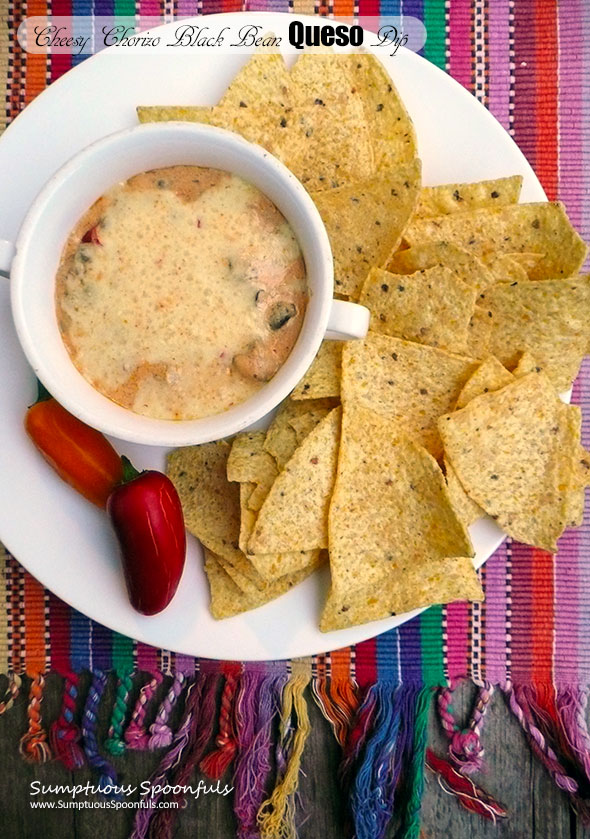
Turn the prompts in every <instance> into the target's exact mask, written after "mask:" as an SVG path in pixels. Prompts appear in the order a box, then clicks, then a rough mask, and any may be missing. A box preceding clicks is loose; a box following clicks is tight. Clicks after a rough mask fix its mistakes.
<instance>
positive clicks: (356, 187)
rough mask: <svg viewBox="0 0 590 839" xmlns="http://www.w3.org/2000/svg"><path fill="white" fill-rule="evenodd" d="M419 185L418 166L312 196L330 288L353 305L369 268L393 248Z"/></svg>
mask: <svg viewBox="0 0 590 839" xmlns="http://www.w3.org/2000/svg"><path fill="white" fill-rule="evenodd" d="M419 186H420V162H419V161H412V162H411V163H407V164H404V165H403V166H399V167H396V169H395V170H391V171H388V172H383V173H381V174H379V175H373V176H371V177H370V178H367V179H364V180H361V179H356V180H355V181H354V182H353V183H349V184H347V185H345V186H342V187H340V189H332V190H329V191H327V192H320V193H317V194H314V193H313V192H312V195H311V197H312V198H313V200H314V202H315V204H316V206H317V208H318V210H319V211H320V215H321V217H322V221H323V222H324V224H325V226H326V230H327V232H328V236H329V238H330V244H331V246H332V254H333V256H334V288H335V290H336V291H337V292H339V293H340V294H345V295H347V296H348V297H350V298H351V299H352V300H358V296H359V293H360V290H361V288H362V285H363V282H364V281H365V278H366V276H367V274H368V272H369V269H370V268H371V267H373V266H374V265H377V266H381V265H384V264H385V263H386V262H387V260H388V259H389V257H390V256H391V254H392V253H393V251H394V250H395V249H396V248H397V247H398V245H399V243H400V241H401V237H402V234H403V232H404V229H405V227H406V224H407V223H408V221H409V219H410V216H411V214H412V210H413V208H414V204H415V202H416V198H417V195H418V188H419Z"/></svg>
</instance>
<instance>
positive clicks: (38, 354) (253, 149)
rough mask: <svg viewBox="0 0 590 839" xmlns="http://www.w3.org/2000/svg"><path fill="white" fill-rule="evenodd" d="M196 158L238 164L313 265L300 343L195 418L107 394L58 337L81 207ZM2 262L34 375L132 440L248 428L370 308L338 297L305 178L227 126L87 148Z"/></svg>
mask: <svg viewBox="0 0 590 839" xmlns="http://www.w3.org/2000/svg"><path fill="white" fill-rule="evenodd" d="M178 164H193V165H199V166H210V167H213V168H216V169H222V170H225V171H229V172H233V173H234V174H236V175H239V176H240V177H242V178H244V179H245V180H247V181H249V182H250V183H252V184H254V185H255V186H257V187H258V188H259V189H260V190H261V191H262V192H263V193H264V194H265V195H267V196H268V197H269V198H270V199H271V200H272V201H273V202H274V203H275V204H276V206H277V207H278V208H279V210H280V211H281V212H282V213H283V215H284V216H285V218H286V219H287V220H288V222H289V223H290V225H291V227H292V228H293V231H294V233H295V236H296V237H297V239H298V241H299V245H300V247H301V250H302V253H303V257H304V259H305V264H306V269H307V280H308V285H309V290H310V300H309V305H308V307H307V312H306V315H305V318H304V322H303V325H302V328H301V332H300V334H299V338H298V340H297V343H296V345H295V347H294V348H293V350H292V352H291V354H290V355H289V358H288V359H287V361H286V362H285V363H284V364H283V365H282V367H281V368H280V370H279V371H278V373H277V374H276V375H275V376H274V377H273V379H272V380H271V381H270V382H269V383H268V384H266V385H264V387H262V388H261V389H260V390H259V391H258V393H256V394H255V395H254V396H252V397H251V398H250V399H248V400H247V401H245V402H243V403H242V404H240V405H237V406H235V407H233V408H231V409H230V410H229V411H226V412H224V413H223V414H217V415H215V416H211V417H206V418H204V419H197V420H163V419H152V418H150V417H144V416H141V415H139V414H135V413H133V412H132V411H130V410H127V409H126V408H123V407H121V406H119V405H117V404H115V403H114V402H112V401H111V400H110V399H108V398H107V397H106V396H103V395H102V394H101V393H99V392H98V391H97V390H95V389H94V388H93V387H92V385H90V384H89V383H88V382H87V381H86V379H85V378H84V377H83V376H82V375H81V374H80V373H79V372H78V370H77V369H76V367H75V366H74V364H73V363H72V361H71V359H70V357H69V355H68V352H67V350H66V348H65V346H64V343H63V341H62V338H61V336H60V332H59V328H58V324H57V317H56V311H55V301H54V291H55V274H56V271H57V267H58V264H59V260H60V256H61V253H62V249H63V246H64V244H65V241H66V239H67V237H68V235H69V233H70V231H71V230H72V228H73V227H74V225H75V224H76V222H77V221H78V219H79V218H80V217H81V216H82V215H83V213H84V212H85V211H86V210H87V209H88V208H89V207H90V205H91V204H92V203H93V202H94V201H96V199H97V198H99V197H100V196H101V195H102V194H103V193H104V192H106V190H107V189H109V187H111V186H113V185H114V184H115V183H118V182H120V181H123V180H126V179H127V178H129V177H131V176H132V175H135V174H137V173H139V172H144V171H147V170H149V169H154V168H157V167H162V166H172V165H178ZM0 270H3V271H5V272H8V271H9V272H10V281H11V301H12V313H13V318H14V322H15V325H16V330H17V334H18V337H19V341H20V343H21V345H22V348H23V350H24V353H25V355H26V356H27V359H28V361H29V363H30V364H31V366H32V368H33V370H34V372H35V375H36V376H37V377H38V378H39V379H40V380H41V381H42V382H43V384H44V385H45V387H46V388H47V389H48V390H49V391H50V393H52V394H53V396H54V397H55V398H56V399H57V400H58V401H59V402H61V404H62V405H63V406H64V407H65V408H67V409H68V410H69V411H70V412H71V413H73V414H75V415H76V416H77V417H79V418H80V419H82V420H84V422H87V423H88V424H89V425H91V426H93V427H95V428H98V429H100V430H101V431H103V432H105V433H107V434H111V435H113V436H114V437H118V438H120V439H122V440H129V441H132V442H135V443H143V444H146V445H158V446H182V445H188V444H192V443H205V442H208V441H210V440H217V439H221V438H223V437H227V436H229V435H231V434H235V433H236V432H238V431H240V430H242V429H244V428H247V427H248V426H250V425H252V424H253V423H254V422H256V421H257V420H259V419H261V417H263V416H264V415H265V414H267V413H268V412H269V411H270V410H272V409H273V408H274V407H276V405H278V403H279V402H280V401H281V400H282V399H284V397H285V396H287V394H288V393H289V392H290V391H291V390H292V389H293V387H294V386H295V385H296V384H297V382H298V381H299V379H301V377H302V376H303V375H304V373H305V371H306V370H307V369H308V367H309V365H310V364H311V362H312V361H313V359H314V357H315V355H316V353H317V351H318V349H319V346H320V344H321V342H322V339H323V338H324V337H328V338H335V339H340V340H342V339H350V338H362V337H363V336H364V335H365V334H366V331H367V328H368V322H369V313H368V310H367V309H365V308H364V307H363V306H358V305H356V304H354V303H348V302H343V301H339V300H334V299H333V264H332V253H331V250H330V243H329V240H328V236H327V233H326V230H325V228H324V225H323V223H322V220H321V218H320V215H319V213H318V211H317V209H316V207H315V205H314V203H313V201H312V200H311V198H310V197H309V194H308V193H307V192H306V190H305V189H304V187H303V186H302V185H301V183H300V182H299V181H298V180H297V179H296V178H295V176H294V175H293V174H292V173H291V172H290V171H289V170H288V169H287V168H286V167H285V166H284V165H283V164H282V163H281V162H280V161H278V160H277V159H276V158H274V157H273V156H272V155H271V154H269V153H268V152H267V151H265V150H264V149H262V148H261V147H260V146H257V145H254V144H252V143H248V142H246V141H245V140H244V139H243V138H242V137H240V136H238V135H237V134H233V133H232V132H229V131H225V130H223V129H221V128H214V127H212V126H208V125H199V124H194V123H182V122H168V123H154V124H151V125H139V126H136V127H134V128H131V129H128V130H126V131H120V132H117V133H116V134H111V135H110V136H108V137H105V138H104V139H102V140H98V141H97V142H95V143H93V144H92V145H90V146H88V147H87V148H85V149H84V150H83V151H81V152H80V153H79V154H77V155H76V156H75V157H73V158H72V159H71V160H70V161H69V162H68V163H66V164H65V165H64V166H63V167H62V168H61V169H59V170H58V171H57V172H56V174H55V175H53V177H52V178H51V179H50V180H49V182H48V183H47V184H46V185H45V187H44V188H43V190H42V191H41V192H40V193H39V195H38V196H37V198H36V199H35V201H34V202H33V204H32V206H31V208H30V210H29V212H28V214H27V216H26V218H25V220H24V222H23V224H22V227H21V229H20V231H19V234H18V237H17V240H16V243H15V245H14V246H13V245H12V244H11V243H9V242H5V241H0Z"/></svg>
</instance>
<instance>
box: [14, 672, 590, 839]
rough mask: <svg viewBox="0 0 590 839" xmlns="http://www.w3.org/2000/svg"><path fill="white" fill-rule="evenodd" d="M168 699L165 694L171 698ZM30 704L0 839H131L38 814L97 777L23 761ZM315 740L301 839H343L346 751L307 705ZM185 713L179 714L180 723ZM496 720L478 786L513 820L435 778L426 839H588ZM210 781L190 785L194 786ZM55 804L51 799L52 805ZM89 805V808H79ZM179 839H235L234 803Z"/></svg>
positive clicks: (193, 806)
mask: <svg viewBox="0 0 590 839" xmlns="http://www.w3.org/2000/svg"><path fill="white" fill-rule="evenodd" d="M163 689H164V686H163V688H162V690H163ZM61 690H62V681H61V679H59V678H58V677H56V676H49V677H48V680H47V688H46V698H45V701H44V705H43V712H44V719H45V720H46V721H47V720H48V721H51V720H53V719H54V718H55V716H56V715H57V713H58V711H59V704H60V701H61ZM113 690H114V679H112V678H111V679H110V680H109V688H108V691H107V694H106V695H105V697H104V701H103V703H102V704H101V708H100V717H99V725H100V739H101V741H102V739H103V738H104V735H105V732H106V727H107V723H108V717H109V714H110V711H111V704H112V698H113ZM472 693H473V688H472V687H471V686H469V685H466V686H463V687H461V688H460V689H459V691H458V692H457V695H456V700H455V703H454V704H455V707H456V708H457V709H458V711H460V713H461V714H463V715H464V718H467V713H468V707H469V703H470V701H471V696H472ZM26 705H27V696H26V692H25V694H23V695H21V696H20V697H19V699H18V700H17V703H16V705H15V707H14V708H12V709H11V711H9V712H8V714H5V715H4V716H2V717H0V773H1V774H0V777H1V778H2V782H1V783H0V813H1V814H2V816H3V819H2V827H1V830H0V833H1V835H2V837H3V839H37V837H38V836H39V834H40V833H41V832H42V833H43V835H44V836H45V837H47V839H54V837H55V839H63V837H68V839H70V837H71V838H72V839H96V837H97V836H100V835H104V836H108V837H109V839H126V837H127V836H128V834H129V832H130V828H131V825H132V822H133V817H134V812H133V811H131V810H119V811H116V810H106V809H100V810H80V811H74V810H31V809H30V807H29V784H30V781H31V780H35V779H37V780H39V781H41V782H42V783H45V784H49V783H51V784H58V783H60V784H64V783H84V782H85V781H86V780H91V779H92V780H95V776H94V775H93V774H92V773H91V772H90V771H89V770H88V769H83V770H80V771H79V772H76V773H74V774H72V773H70V772H67V771H66V770H65V769H64V768H63V766H62V765H61V764H59V763H57V762H52V763H50V764H47V765H46V766H42V767H39V766H30V765H27V764H25V763H24V762H23V761H22V760H21V759H20V757H19V756H18V741H19V739H20V736H21V734H22V732H23V731H24V730H25V728H26ZM308 705H309V712H310V717H311V722H312V734H311V736H310V738H309V740H308V743H307V746H306V750H305V753H304V756H303V762H302V766H303V773H304V774H303V775H302V777H301V781H300V800H299V804H298V822H299V827H300V833H299V835H300V839H319V837H321V839H343V837H344V836H345V833H344V814H345V801H344V799H343V795H342V791H341V789H340V786H339V784H338V781H337V775H336V772H337V766H338V761H339V748H338V746H337V744H336V742H335V740H334V738H333V736H332V733H331V730H330V727H329V725H328V723H327V722H326V721H325V720H324V719H323V717H322V715H321V713H320V711H319V709H318V708H317V706H316V705H315V703H314V702H313V700H312V699H311V698H310V697H309V696H308ZM180 711H181V708H179V709H178V711H177V713H176V718H177V717H178V714H179V713H180ZM489 713H490V718H489V719H488V720H487V721H486V726H485V729H484V745H485V747H486V762H487V765H488V772H487V773H486V774H484V775H482V776H481V777H480V778H479V781H480V783H481V784H482V786H484V788H486V789H487V790H488V791H489V792H490V793H491V794H492V795H495V796H496V797H497V798H498V799H499V800H500V801H501V802H502V803H504V804H505V805H506V806H507V808H508V810H509V813H510V818H509V819H508V820H507V821H506V822H503V823H502V824H501V825H499V826H498V827H494V826H493V825H492V824H491V823H488V822H485V821H484V820H482V819H480V818H479V817H477V816H475V815H472V814H470V813H467V812H466V811H465V810H463V809H462V808H461V807H459V806H458V804H457V802H456V801H455V800H454V799H452V798H450V797H449V796H448V795H446V794H445V793H444V792H443V791H442V789H441V788H440V787H439V785H438V784H437V782H436V780H435V779H434V778H433V777H432V776H429V778H428V782H427V785H426V791H425V796H424V802H423V821H422V835H423V837H424V839H440V837H444V836H452V837H453V839H471V837H474V836H477V839H492V837H494V839H496V837H500V839H581V838H582V836H583V835H587V833H586V834H585V833H584V832H583V831H582V829H581V828H580V827H578V825H577V822H576V819H575V817H572V816H571V815H570V810H569V808H568V806H567V802H566V798H565V796H564V795H563V793H561V792H560V791H559V790H558V789H557V788H556V787H555V785H554V784H553V781H552V780H551V779H550V778H549V776H548V775H547V773H546V772H545V770H544V769H543V768H542V767H541V766H540V765H539V763H538V761H537V760H536V759H534V758H532V756H531V754H530V750H529V748H528V745H527V743H526V742H525V739H524V736H523V735H522V732H521V730H520V728H519V726H518V723H517V722H516V720H514V718H513V716H512V714H510V712H509V711H508V709H507V708H506V706H505V703H504V700H503V698H502V697H501V696H500V695H498V694H497V695H496V696H495V697H494V699H493V705H492V708H491V709H490V712H489ZM430 742H431V743H432V744H433V745H434V747H435V749H436V750H437V752H438V753H439V754H443V753H444V748H445V742H446V741H445V739H444V737H443V735H442V733H441V731H440V725H439V723H438V720H437V718H436V716H435V714H434V712H433V713H432V716H431V723H430ZM161 754H162V752H161V751H160V752H157V753H154V752H134V751H129V752H128V753H127V754H126V756H125V757H124V758H122V759H117V760H115V764H116V766H117V768H118V769H119V771H120V773H121V777H122V778H123V780H124V782H125V783H130V784H134V785H137V786H139V784H140V783H141V781H144V780H147V778H148V777H149V775H150V773H151V772H152V771H153V770H154V769H155V768H156V766H157V764H158V762H159V760H160V757H161ZM199 777H201V776H200V775H198V774H197V773H195V775H194V776H193V778H192V779H191V783H192V784H193V786H195V785H196V784H197V783H198V779H199ZM45 798H46V800H51V796H46V797H45ZM79 800H82V798H79ZM176 835H178V837H179V839H182V837H185V836H186V837H188V836H193V835H195V836H214V837H215V839H233V837H234V836H235V821H234V816H233V812H232V806H231V796H227V797H223V796H220V795H217V794H210V795H205V796H201V797H200V798H199V800H198V801H195V800H194V799H193V800H189V802H188V806H187V809H186V810H183V811H182V812H181V813H180V815H179V818H178V831H177V834H176Z"/></svg>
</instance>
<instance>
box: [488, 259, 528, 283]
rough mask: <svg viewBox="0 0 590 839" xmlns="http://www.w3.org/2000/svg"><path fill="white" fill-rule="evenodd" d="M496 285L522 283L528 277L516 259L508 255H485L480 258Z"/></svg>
mask: <svg viewBox="0 0 590 839" xmlns="http://www.w3.org/2000/svg"><path fill="white" fill-rule="evenodd" d="M481 260H482V262H483V263H484V264H485V265H487V266H488V268H489V269H490V271H491V272H492V273H493V275H494V280H495V282H498V283H513V282H518V283H523V282H526V280H528V278H529V275H528V274H527V272H526V271H525V269H524V267H523V266H522V265H521V264H520V262H519V261H518V260H517V259H514V257H513V256H512V254H509V253H487V254H484V255H483V256H482V257H481Z"/></svg>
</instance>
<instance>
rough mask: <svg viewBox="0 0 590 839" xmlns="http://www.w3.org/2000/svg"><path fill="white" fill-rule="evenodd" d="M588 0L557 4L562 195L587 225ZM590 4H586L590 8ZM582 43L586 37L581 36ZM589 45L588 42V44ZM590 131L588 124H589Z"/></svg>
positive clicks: (577, 222)
mask: <svg viewBox="0 0 590 839" xmlns="http://www.w3.org/2000/svg"><path fill="white" fill-rule="evenodd" d="M584 2H585V0H569V2H568V3H560V4H558V7H557V12H558V20H559V99H558V108H559V151H560V154H559V198H560V200H562V201H563V202H564V203H565V205H566V207H567V211H568V215H569V217H570V219H571V221H572V224H573V225H574V227H576V228H577V229H578V230H579V231H580V232H581V231H582V227H583V215H582V214H583V194H584V192H585V190H584V187H586V192H587V189H588V181H589V179H588V175H587V174H586V177H585V178H583V177H581V175H582V173H583V172H584V171H586V172H587V170H584V168H583V163H584V161H583V146H582V143H583V133H584V119H583V117H582V108H583V102H582V92H583V88H584V87H586V86H587V83H586V84H585V83H584V76H583V54H582V49H583V47H582V43H580V32H581V31H585V30H584V29H583V27H582V20H581V18H582V8H583V5H584ZM589 8H590V7H586V11H587V12H588V11H589ZM581 40H582V42H584V41H586V38H582V39H581ZM586 47H587V45H586ZM586 131H588V123H586Z"/></svg>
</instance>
